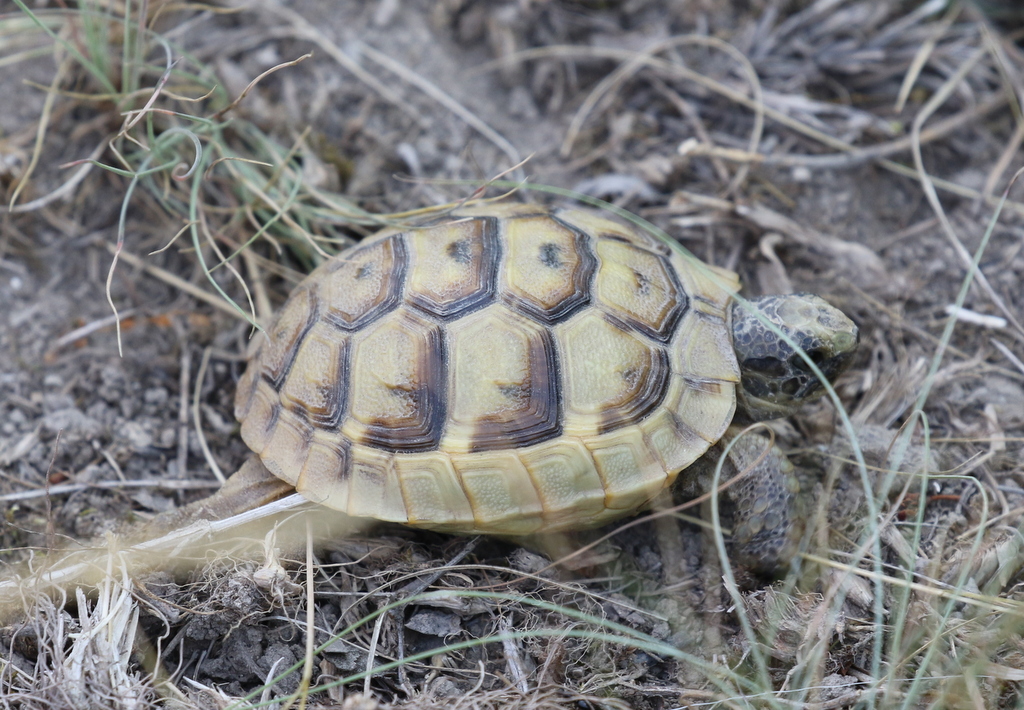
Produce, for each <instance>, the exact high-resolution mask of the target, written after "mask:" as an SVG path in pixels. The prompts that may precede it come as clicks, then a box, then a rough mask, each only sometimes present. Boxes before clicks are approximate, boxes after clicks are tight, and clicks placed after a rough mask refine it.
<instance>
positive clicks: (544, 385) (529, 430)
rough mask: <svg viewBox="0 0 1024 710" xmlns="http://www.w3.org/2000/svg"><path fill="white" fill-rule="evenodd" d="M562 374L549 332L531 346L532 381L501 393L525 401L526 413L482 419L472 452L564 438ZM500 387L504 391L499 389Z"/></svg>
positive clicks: (503, 390) (474, 433)
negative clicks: (558, 437) (561, 436)
mask: <svg viewBox="0 0 1024 710" xmlns="http://www.w3.org/2000/svg"><path fill="white" fill-rule="evenodd" d="M561 383H562V374H561V372H560V371H559V363H558V356H557V354H556V352H555V343H554V340H553V338H552V336H551V333H550V331H547V330H543V331H541V337H540V338H538V339H537V341H536V342H531V346H530V381H529V383H528V384H527V385H525V386H522V387H508V388H505V389H502V390H501V391H502V394H503V395H505V396H506V397H508V398H509V399H511V400H518V401H524V400H525V401H526V402H527V406H526V412H525V413H524V412H523V411H522V410H520V411H519V412H516V413H515V415H513V416H509V415H504V416H503V415H492V416H490V417H485V418H483V419H481V420H480V421H479V422H478V423H477V425H476V429H475V431H474V432H473V439H472V444H471V447H470V451H472V452H478V451H495V450H499V449H515V448H518V447H520V446H532V445H533V444H539V443H541V442H543V441H547V440H549V439H553V438H555V437H557V436H560V435H561V434H562V396H561ZM499 387H501V386H500V385H499Z"/></svg>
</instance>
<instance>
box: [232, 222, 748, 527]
mask: <svg viewBox="0 0 1024 710" xmlns="http://www.w3.org/2000/svg"><path fill="white" fill-rule="evenodd" d="M737 285H738V284H737V282H736V276H735V275H734V274H732V273H731V272H728V271H724V270H721V269H716V268H714V267H709V266H706V265H703V264H699V263H697V262H693V261H690V260H687V259H686V258H685V257H683V256H682V255H680V254H678V253H677V252H675V251H673V250H672V249H670V248H668V247H667V246H666V245H664V244H662V243H660V242H659V241H658V240H656V239H654V238H652V237H649V236H646V235H643V234H640V233H638V232H634V231H632V230H630V229H628V228H626V227H624V226H622V225H620V224H619V223H617V222H612V221H610V220H607V219H603V218H601V217H598V216H595V215H593V214H590V213H586V212H580V211H565V210H555V211H552V210H548V209H546V208H543V207H538V206H533V205H499V206H494V205H491V206H485V207H474V208H467V209H462V210H459V211H457V212H455V213H454V214H451V215H447V216H445V217H444V218H441V219H435V220H434V222H433V223H431V224H430V225H429V226H424V227H419V228H416V229H411V230H406V231H398V230H395V229H389V230H384V231H382V232H379V233H377V234H375V235H373V236H371V237H368V238H367V239H365V240H363V241H362V242H360V243H359V244H357V245H356V246H354V247H352V248H351V249H348V250H347V251H345V252H343V253H341V254H339V255H338V256H336V257H334V258H333V259H331V260H330V261H327V262H325V263H324V264H322V265H321V266H320V267H319V268H317V269H316V270H315V271H314V272H313V273H312V274H310V275H309V276H308V277H307V278H306V279H305V280H304V281H303V282H302V283H301V284H299V286H298V287H297V288H296V289H295V292H294V293H293V294H292V295H291V297H290V298H289V300H288V302H287V303H286V304H285V306H284V307H283V308H282V310H281V313H280V316H279V317H278V319H277V323H276V325H275V326H274V327H273V328H272V329H271V330H270V332H269V335H268V336H260V337H261V338H262V339H263V342H262V343H261V344H260V345H259V349H258V351H257V353H256V355H255V356H254V357H253V359H252V361H251V362H250V363H249V367H248V369H247V370H246V372H245V375H244V376H243V377H242V380H241V382H240V383H239V387H238V394H237V398H236V402H235V414H236V416H237V417H238V418H239V419H240V420H241V422H242V438H243V439H244V440H245V442H246V444H248V445H249V446H250V447H251V448H252V449H253V451H255V452H256V453H258V454H259V455H260V457H261V458H262V460H263V463H264V464H266V466H267V468H268V469H269V470H270V471H272V472H273V473H274V474H275V475H277V476H279V477H280V478H282V479H284V480H285V481H287V482H289V483H291V484H293V485H294V486H295V488H296V489H297V490H298V491H299V492H300V493H302V494H303V495H304V496H306V497H307V498H309V499H310V500H312V501H315V502H317V503H321V504H323V505H325V506H328V507H330V508H334V509H336V510H340V511H344V512H346V513H348V514H350V515H356V516H367V517H372V518H377V519H380V520H388V521H394V522H399V523H406V524H408V525H415V526H419V527H426V528H432V529H436V530H444V531H449V532H464V533H495V534H506V535H518V534H528V533H536V532H551V531H557V530H567V529H575V528H586V527H593V526H597V525H601V524H603V523H606V522H609V521H610V520H613V519H615V518H617V517H621V516H623V515H626V514H628V513H630V512H633V511H635V510H637V509H639V508H641V507H643V506H644V505H645V504H647V503H649V502H650V501H651V500H652V499H653V498H654V497H655V496H656V495H657V494H658V493H659V492H660V491H661V490H663V489H664V488H665V487H666V486H668V485H669V484H671V483H672V481H673V480H674V479H675V477H676V475H677V474H678V472H679V471H681V470H682V469H684V468H686V467H687V466H689V465H690V464H691V463H693V461H695V460H696V459H697V458H699V457H700V456H701V455H702V454H703V453H704V452H705V451H706V450H707V449H708V447H709V446H711V444H713V443H714V442H716V441H717V440H718V439H719V438H720V437H721V436H722V434H723V433H724V432H725V430H726V428H727V427H728V425H729V423H730V421H731V420H732V417H733V413H734V411H735V407H736V385H737V383H738V382H739V369H738V366H737V363H736V358H735V355H734V353H733V348H732V344H731V338H730V335H729V328H728V315H727V313H728V309H727V308H726V306H727V305H728V303H729V299H730V297H731V291H734V290H735V289H736V288H737Z"/></svg>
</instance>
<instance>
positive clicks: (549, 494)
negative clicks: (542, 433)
mask: <svg viewBox="0 0 1024 710" xmlns="http://www.w3.org/2000/svg"><path fill="white" fill-rule="evenodd" d="M519 458H521V459H522V461H523V464H524V465H525V466H526V470H527V471H529V473H530V478H532V479H533V483H534V486H535V487H536V489H537V494H538V495H539V496H540V500H541V504H542V505H543V506H544V529H545V530H548V531H551V532H555V531H558V530H566V529H570V528H580V527H585V521H587V520H591V519H594V518H596V517H597V516H599V515H600V514H601V513H602V512H603V511H604V510H605V505H604V497H605V492H604V486H603V485H602V484H601V477H600V476H599V475H598V474H597V469H596V468H595V467H594V462H593V460H592V459H591V458H590V452H589V451H587V447H585V446H584V445H583V442H581V441H580V440H579V439H573V438H569V437H563V438H561V439H556V440H555V441H551V442H549V443H546V444H539V445H537V446H531V447H528V448H526V449H523V450H521V451H520V452H519Z"/></svg>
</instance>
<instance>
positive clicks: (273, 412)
mask: <svg viewBox="0 0 1024 710" xmlns="http://www.w3.org/2000/svg"><path fill="white" fill-rule="evenodd" d="M280 413H281V402H280V400H279V399H278V395H277V393H276V392H275V391H274V390H273V389H272V388H271V387H270V385H269V384H268V383H267V382H266V381H265V380H262V379H259V378H256V387H255V389H254V390H253V392H252V396H251V397H250V398H249V404H248V413H247V414H246V415H245V419H243V420H242V441H244V442H245V445H246V446H248V447H249V448H250V449H252V450H253V451H255V452H256V453H257V454H260V453H263V449H264V448H266V446H267V442H268V441H269V440H270V435H271V434H272V433H273V431H274V425H275V424H276V423H277V419H278V416H280Z"/></svg>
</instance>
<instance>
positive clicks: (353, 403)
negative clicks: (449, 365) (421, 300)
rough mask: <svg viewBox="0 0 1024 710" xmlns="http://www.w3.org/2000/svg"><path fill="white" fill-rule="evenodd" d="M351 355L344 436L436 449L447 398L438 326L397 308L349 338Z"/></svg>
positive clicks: (384, 445)
mask: <svg viewBox="0 0 1024 710" xmlns="http://www.w3.org/2000/svg"><path fill="white" fill-rule="evenodd" d="M351 358H352V360H351V365H350V367H349V370H350V373H351V375H350V387H349V389H350V391H349V397H348V400H349V404H348V418H347V419H346V421H345V423H344V424H343V425H342V430H341V431H342V434H343V435H344V436H346V437H348V438H349V439H350V440H351V441H353V442H357V443H364V444H368V445H370V446H375V447H378V448H381V449H385V450H388V451H427V450H430V449H435V448H437V445H438V441H439V440H440V437H441V430H442V428H443V426H444V416H445V398H446V397H447V393H446V391H445V389H446V388H445V379H446V378H445V351H444V337H443V334H442V331H441V327H440V326H439V325H437V324H435V323H431V322H430V321H427V320H425V319H423V318H422V317H420V316H418V315H416V314H414V313H413V312H411V311H405V310H400V311H396V312H395V313H392V314H389V315H388V316H386V317H384V318H382V319H381V320H379V321H377V322H376V323H373V324H371V325H369V326H367V327H366V328H365V329H364V330H362V331H360V332H359V333H358V334H356V335H355V336H354V337H353V339H352V355H351Z"/></svg>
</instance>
